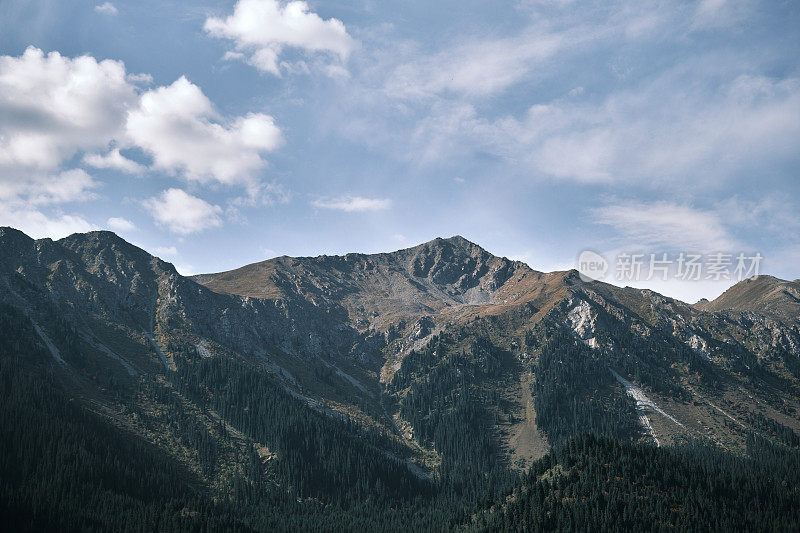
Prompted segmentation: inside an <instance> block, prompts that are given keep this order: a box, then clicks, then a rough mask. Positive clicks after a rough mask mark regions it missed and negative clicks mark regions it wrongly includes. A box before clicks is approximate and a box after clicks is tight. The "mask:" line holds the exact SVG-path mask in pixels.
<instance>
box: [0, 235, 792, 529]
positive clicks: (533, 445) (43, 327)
mask: <svg viewBox="0 0 800 533" xmlns="http://www.w3.org/2000/svg"><path fill="white" fill-rule="evenodd" d="M0 251H1V252H2V253H0V298H2V302H3V305H4V307H2V309H0V320H6V321H7V322H8V323H9V324H17V326H14V327H13V328H12V329H10V330H9V331H10V333H9V334H8V337H7V338H6V339H5V341H7V344H6V345H7V346H8V347H9V348H8V350H7V352H8V354H10V355H13V356H14V357H17V359H19V360H20V361H22V362H23V363H24V364H23V363H20V364H23V366H24V367H25V371H26V372H28V371H30V372H34V373H35V372H40V373H43V374H44V375H52V376H53V378H54V380H55V383H56V384H57V386H58V387H59V388H60V389H61V390H62V392H63V394H64V395H65V396H66V397H68V398H73V399H74V401H75V402H76V403H77V405H80V406H81V408H82V409H85V410H87V411H90V412H92V413H94V414H95V415H97V416H99V417H101V418H102V419H103V420H106V421H107V422H108V423H109V424H112V425H114V426H115V427H118V428H121V429H122V430H124V431H126V432H128V433H129V434H131V435H134V436H135V437H136V438H137V439H141V440H142V441H143V442H145V443H148V444H149V445H151V446H153V447H154V449H155V450H158V453H162V454H164V455H165V456H166V457H167V458H169V460H170V461H172V462H173V463H174V464H175V465H176V468H180V469H182V471H185V472H187V473H188V474H189V475H191V476H193V477H194V479H195V481H193V482H192V483H193V484H195V485H196V486H197V487H198V490H199V491H200V493H202V494H206V495H209V497H212V498H227V497H229V496H230V495H231V494H235V495H237V496H236V497H237V498H239V497H242V498H248V499H249V500H248V501H251V500H253V499H256V500H258V499H264V498H266V499H270V498H277V500H280V499H281V498H285V497H286V496H287V495H289V496H290V498H292V499H293V501H296V500H297V499H299V500H301V501H303V502H306V501H312V502H315V504H319V505H321V506H323V507H325V508H328V509H333V508H335V509H338V510H339V511H342V512H346V513H349V512H351V511H350V510H349V509H351V507H352V506H354V505H355V502H363V501H365V500H367V501H368V502H369V504H368V507H367V508H368V509H369V511H368V513H373V511H374V510H375V509H387V508H390V509H394V508H398V509H399V508H402V509H406V510H407V509H408V507H406V506H411V507H412V508H414V509H417V510H416V511H414V512H415V513H416V512H419V513H420V514H419V515H418V516H419V517H420V519H421V520H423V521H424V520H427V519H428V518H424V517H429V516H430V515H429V514H428V513H429V512H433V511H432V510H431V509H432V508H431V507H426V506H425V505H424V504H419V503H415V502H420V501H427V500H429V499H431V498H433V500H434V501H436V502H438V503H436V505H434V506H433V508H436V509H441V508H442V507H437V506H440V505H441V506H444V508H448V509H449V508H450V507H449V506H450V505H451V504H452V503H453V502H460V505H466V506H470V505H472V504H473V503H477V502H478V501H479V499H480V498H482V497H483V496H484V495H485V494H486V493H487V492H494V491H497V490H500V489H502V488H504V487H509V486H511V485H513V484H514V482H515V480H516V479H517V475H518V473H519V471H520V470H523V469H526V468H527V467H529V466H530V465H532V464H534V462H535V461H536V460H538V459H539V458H541V457H542V456H544V455H545V454H547V453H548V450H549V449H550V448H551V447H552V446H558V445H559V444H560V443H563V442H566V441H568V440H569V439H570V438H571V437H572V436H574V435H576V434H578V433H581V432H584V431H590V432H594V433H599V434H604V435H610V436H613V437H615V438H616V439H619V440H623V441H634V442H639V443H651V444H654V445H656V446H661V447H665V446H671V445H682V444H686V443H690V442H693V441H695V440H697V439H701V440H704V441H707V442H712V443H714V445H715V446H718V447H719V448H721V449H723V450H727V451H729V452H731V453H734V454H747V453H748V444H747V443H748V439H751V438H752V437H753V436H754V435H755V436H759V437H760V438H762V439H767V440H769V441H772V442H775V443H778V444H779V445H780V446H787V447H796V446H797V445H798V444H800V437H798V433H799V432H800V416H799V415H798V412H800V400H799V399H798V398H800V381H799V379H798V378H800V325H798V324H797V323H796V322H787V321H784V320H781V319H779V318H778V317H776V316H775V315H774V314H770V313H762V312H759V311H758V310H757V309H756V310H750V311H748V312H747V313H742V312H733V311H730V310H726V311H722V312H714V311H704V310H702V309H698V308H697V307H693V306H690V305H687V304H685V303H683V302H680V301H677V300H674V299H671V298H667V297H664V296H662V295H659V294H657V293H654V292H652V291H647V290H640V289H633V288H627V287H626V288H620V287H616V286H613V285H609V284H604V283H598V282H592V283H585V282H583V281H581V280H580V277H579V276H578V275H577V272H575V271H566V272H552V273H541V272H537V271H535V270H533V269H531V268H529V267H528V266H527V265H525V264H523V263H519V262H514V261H510V260H508V259H505V258H498V257H495V256H493V255H492V254H490V253H488V252H486V251H485V250H483V249H482V248H480V247H479V246H477V245H475V244H473V243H470V242H469V241H466V240H465V239H463V238H461V237H453V238H449V239H435V240H433V241H431V242H429V243H425V244H422V245H419V246H415V247H413V248H408V249H405V250H399V251H397V252H392V253H385V254H372V255H366V254H348V255H346V256H340V257H336V256H334V257H327V256H321V257H316V258H288V257H281V258H276V259H273V260H269V261H265V262H262V263H256V264H253V265H248V266H246V267H242V268H241V269H237V270H234V271H230V272H225V273H219V274H207V275H201V276H195V277H193V278H186V277H183V276H181V275H179V274H178V273H177V272H176V271H175V269H174V268H173V266H172V265H170V264H169V263H166V262H163V261H161V260H160V259H158V258H155V257H153V256H151V255H150V254H148V253H147V252H145V251H144V250H141V249H139V248H137V247H135V246H132V245H130V244H129V243H127V242H125V241H124V240H123V239H120V238H119V237H117V236H116V235H114V234H113V233H109V232H91V233H87V234H75V235H72V236H70V237H67V238H65V239H61V240H58V241H52V240H49V239H42V240H33V239H30V238H29V237H27V236H25V235H24V234H22V233H20V232H18V231H16V230H13V229H10V228H0ZM742 298H745V299H746V298H749V296H743V297H742ZM757 304H758V302H756V303H754V304H753V305H757ZM758 305H761V304H758ZM15 335H16V336H15ZM0 341H3V339H0ZM33 352H35V353H37V354H39V355H41V354H44V355H45V358H44V359H42V358H41V357H38V356H37V357H38V358H36V359H35V361H33V359H31V358H32V357H33V356H31V355H30V354H31V353H33ZM3 356H4V357H5V356H6V354H3ZM14 364H15V365H16V364H17V363H14ZM26 365H29V366H30V365H32V366H31V368H28V367H27V366H26ZM343 480H344V481H343ZM345 486H346V489H343V488H342V487H345ZM246 487H250V488H246ZM277 500H274V501H277ZM270 501H273V500H270ZM443 502H448V503H443ZM373 505H374V506H376V507H370V506H373ZM395 505H396V506H399V507H393V506H395ZM417 505H422V507H419V508H417V507H415V506H417ZM398 512H406V511H398ZM409 512H410V511H409ZM437 512H438V511H437Z"/></svg>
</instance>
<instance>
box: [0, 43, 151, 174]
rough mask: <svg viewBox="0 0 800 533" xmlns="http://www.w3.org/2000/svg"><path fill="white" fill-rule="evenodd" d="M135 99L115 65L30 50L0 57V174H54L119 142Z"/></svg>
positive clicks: (124, 76) (82, 57)
mask: <svg viewBox="0 0 800 533" xmlns="http://www.w3.org/2000/svg"><path fill="white" fill-rule="evenodd" d="M137 99H138V95H137V93H136V89H135V87H134V86H133V85H131V84H130V83H128V80H127V79H126V73H125V66H124V65H123V64H122V63H121V62H119V61H111V60H108V59H106V60H103V61H97V60H96V59H95V58H93V57H90V56H80V57H76V58H74V59H71V58H68V57H64V56H62V55H61V54H59V53H58V52H50V53H49V54H46V55H45V53H44V52H42V51H41V50H39V49H37V48H33V47H30V48H28V49H27V50H25V52H24V53H23V54H22V55H21V56H19V57H11V56H0V173H2V174H3V175H4V176H6V177H9V176H11V177H12V179H17V177H18V176H20V175H24V174H28V173H31V172H35V171H52V170H56V169H57V168H58V167H59V166H60V165H61V163H62V162H63V161H64V160H66V159H68V158H70V157H72V156H73V155H74V154H75V153H76V152H78V151H81V150H92V149H95V148H98V147H102V146H105V145H106V144H107V143H108V142H109V140H110V139H113V138H114V137H116V136H118V135H119V134H120V132H121V131H122V127H123V125H124V123H125V117H126V115H127V112H128V108H129V107H130V106H132V105H134V104H135V103H136V101H137Z"/></svg>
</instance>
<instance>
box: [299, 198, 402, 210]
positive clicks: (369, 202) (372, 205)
mask: <svg viewBox="0 0 800 533" xmlns="http://www.w3.org/2000/svg"><path fill="white" fill-rule="evenodd" d="M311 205H312V206H314V207H317V208H319V209H332V210H335V211H345V212H348V213H352V212H359V211H383V210H386V209H389V208H390V207H391V206H392V201H391V200H389V199H387V198H364V197H363V196H341V197H338V198H318V199H316V200H312V202H311Z"/></svg>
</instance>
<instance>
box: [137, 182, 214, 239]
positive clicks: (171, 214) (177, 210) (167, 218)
mask: <svg viewBox="0 0 800 533" xmlns="http://www.w3.org/2000/svg"><path fill="white" fill-rule="evenodd" d="M143 205H144V207H145V208H146V209H147V210H148V211H150V214H151V215H152V216H153V218H154V219H155V221H156V222H157V223H158V224H160V225H163V226H166V227H167V228H168V229H169V230H170V231H172V232H174V233H178V234H181V235H188V234H190V233H197V232H200V231H203V230H205V229H208V228H214V227H218V226H220V225H222V219H221V218H220V215H221V214H222V208H221V207H219V206H217V205H212V204H210V203H208V202H206V201H205V200H202V199H201V198H197V197H196V196H192V195H190V194H188V193H186V192H185V191H183V190H181V189H167V190H165V191H163V192H162V193H161V195H160V196H158V197H154V198H149V199H147V200H145V201H144V202H143Z"/></svg>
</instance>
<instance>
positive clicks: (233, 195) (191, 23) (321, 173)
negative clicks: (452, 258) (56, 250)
mask: <svg viewBox="0 0 800 533" xmlns="http://www.w3.org/2000/svg"><path fill="white" fill-rule="evenodd" d="M798 27H800V7H799V6H798V5H797V4H796V3H795V2H790V1H785V2H779V1H778V2H759V1H747V0H743V1H738V2H734V1H730V0H727V1H726V0H703V1H700V2H666V3H664V2H648V1H642V2H581V1H579V0H574V1H569V0H551V1H544V0H542V1H536V0H527V1H526V0H519V1H516V2H492V3H486V2H471V1H463V0H462V1H459V2H450V1H440V2H435V3H431V2H416V1H404V2H386V1H384V2H377V1H370V0H367V1H363V0H362V1H329V2H328V1H315V2H308V3H303V2H292V3H286V2H278V1H275V0H240V1H239V2H234V1H193V2H188V1H186V2H177V1H158V2H155V1H149V0H140V1H137V2H123V1H120V0H117V1H114V2H111V3H107V2H82V1H72V2H62V1H57V0H50V1H43V0H25V1H20V0H0V56H2V58H0V224H2V225H11V226H14V227H18V228H19V229H22V230H23V231H26V232H27V233H28V234H30V235H32V236H35V237H43V236H52V237H61V236H64V235H66V234H69V233H71V232H74V231H86V230H89V229H98V228H103V229H112V230H114V231H116V232H117V233H119V234H120V235H122V236H123V237H125V238H126V239H128V240H130V241H132V242H134V243H136V244H138V245H140V246H142V247H144V248H146V249H147V250H149V251H151V252H153V253H155V254H157V255H160V256H161V257H163V258H164V259H166V260H168V261H171V262H173V263H175V264H176V266H177V267H178V269H179V271H181V272H183V273H187V274H190V273H198V272H209V271H218V270H225V269H230V268H234V267H237V266H240V265H242V264H245V263H249V262H254V261H259V260H263V259H266V258H268V257H272V256H275V255H282V254H287V255H317V254H322V253H327V254H337V253H346V252H351V251H360V252H378V251H390V250H394V249H398V248H403V247H406V246H411V245H414V244H418V243H420V242H423V241H427V240H430V239H432V238H434V237H437V236H450V235H455V234H461V235H463V236H465V237H467V238H468V239H470V240H472V241H474V242H476V243H478V244H480V245H482V246H484V247H485V248H487V249H488V250H489V251H491V252H493V253H495V254H497V255H505V256H509V257H512V258H517V259H521V260H524V261H526V262H527V263H528V264H530V265H531V266H532V267H533V268H536V269H539V270H553V269H564V268H572V267H573V266H575V261H576V257H577V255H578V254H579V253H580V252H581V251H582V250H584V249H587V248H588V249H591V250H595V251H598V252H601V253H603V254H604V255H606V256H607V257H614V256H615V254H617V253H620V252H636V251H641V252H643V253H649V252H653V253H661V252H670V253H677V252H680V251H697V252H702V253H711V252H717V251H724V252H728V253H732V254H736V253H738V252H746V253H748V254H752V253H755V252H759V253H761V254H762V255H763V256H764V258H765V259H764V263H763V264H762V266H761V270H762V272H768V273H772V274H775V275H777V276H780V277H783V278H788V279H795V278H797V277H800V268H798V263H799V262H800V205H798V202H800V200H798V198H800V194H799V193H800V180H798V170H800V150H799V149H798V148H800V64H799V62H798V59H797V58H798V57H800V32H798V31H797V28H798ZM730 283H731V282H730V281H726V280H720V281H712V280H703V281H699V282H698V281H688V282H687V281H683V282H681V281H678V280H674V279H670V280H669V281H666V282H661V281H646V280H642V281H640V282H638V283H636V285H637V286H642V287H651V288H654V289H656V290H659V291H660V292H663V293H665V294H668V295H672V296H677V297H680V298H682V299H685V300H688V301H694V300H696V299H698V298H700V297H701V296H706V297H714V296H716V295H717V294H719V293H720V292H721V291H722V290H724V289H725V288H726V287H727V286H728V285H730Z"/></svg>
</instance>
